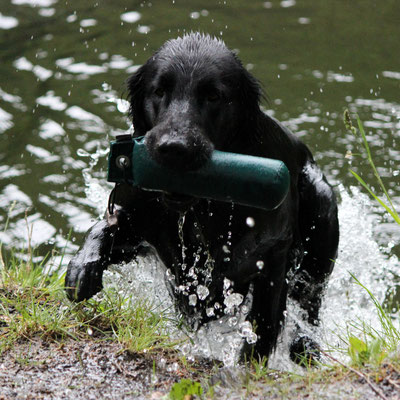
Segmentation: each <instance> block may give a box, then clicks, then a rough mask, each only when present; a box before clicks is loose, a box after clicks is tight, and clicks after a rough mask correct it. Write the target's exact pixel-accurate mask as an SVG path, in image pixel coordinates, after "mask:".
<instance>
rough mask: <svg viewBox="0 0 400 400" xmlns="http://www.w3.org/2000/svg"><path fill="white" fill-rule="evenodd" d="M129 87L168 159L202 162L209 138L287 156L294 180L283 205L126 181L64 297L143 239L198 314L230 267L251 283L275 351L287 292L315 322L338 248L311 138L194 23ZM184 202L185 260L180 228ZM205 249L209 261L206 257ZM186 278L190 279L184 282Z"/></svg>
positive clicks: (142, 124)
mask: <svg viewBox="0 0 400 400" xmlns="http://www.w3.org/2000/svg"><path fill="white" fill-rule="evenodd" d="M128 91H129V100H130V103H131V108H130V115H131V117H132V121H133V125H134V128H135V135H136V136H142V135H145V137H146V145H147V148H148V150H149V152H150V154H151V156H152V157H153V158H154V159H155V160H156V161H157V162H159V163H161V164H162V165H164V166H165V167H168V168H172V169H178V170H193V169H196V168H198V167H199V166H201V165H202V164H203V163H204V162H205V161H206V160H207V159H208V158H209V157H210V154H211V152H212V150H213V149H217V150H222V151H230V152H236V153H243V154H250V155H256V156H262V157H269V158H274V159H279V160H282V161H284V162H285V163H286V165H287V167H288V168H289V171H290V177H291V186H290V191H289V194H288V196H287V198H286V200H285V201H284V202H283V203H282V205H280V206H279V207H278V208H277V209H276V210H274V211H264V210H260V209H253V208H250V207H244V206H239V205H235V206H234V207H232V205H231V204H230V203H225V202H217V201H207V200H203V199H198V200H194V201H191V199H186V198H183V197H182V198H181V197H179V196H178V197H177V198H176V197H173V196H169V195H165V194H160V193H154V192H146V191H142V190H140V189H138V188H135V187H130V186H122V187H121V188H120V189H119V190H118V192H117V198H116V202H117V205H118V206H117V211H116V213H115V214H114V215H111V216H110V215H108V214H107V215H106V216H105V218H104V220H103V221H101V222H99V223H97V224H96V225H95V226H94V227H93V228H92V229H91V230H90V231H89V232H88V234H87V237H86V240H85V243H84V244H83V246H82V248H81V249H80V250H79V252H78V253H77V254H76V256H75V257H74V258H73V259H72V260H71V262H70V264H69V266H68V271H67V276H66V286H67V287H68V289H67V291H68V295H69V297H70V298H71V299H74V300H78V301H79V300H83V299H85V298H89V297H91V296H92V295H93V294H95V293H96V292H98V291H99V290H101V288H102V273H103V271H104V269H105V268H107V266H108V265H109V264H110V263H116V262H120V261H122V260H128V259H131V258H132V257H134V256H135V254H136V253H137V251H138V249H139V248H140V246H141V244H142V243H143V242H146V243H149V244H151V245H152V246H153V247H154V248H155V249H156V250H157V252H158V254H159V256H160V258H161V259H162V260H163V262H164V264H165V265H166V266H167V267H168V268H170V269H171V271H172V273H173V275H174V276H175V279H174V281H175V286H173V292H174V293H175V296H176V299H177V303H178V305H179V307H180V308H181V310H182V311H183V312H184V313H185V314H186V315H187V316H188V317H189V319H190V320H192V321H196V322H204V321H207V320H208V317H207V315H206V312H205V310H206V309H207V308H208V307H212V306H213V305H214V304H215V303H216V302H218V303H219V304H220V305H221V309H223V307H224V303H223V302H224V296H223V280H224V278H225V277H226V278H228V279H230V280H231V281H232V282H233V290H234V292H239V293H241V294H243V295H244V296H246V295H247V294H248V293H249V291H250V292H251V293H252V307H251V311H250V316H249V319H250V320H252V321H254V322H255V325H256V327H257V334H258V336H259V339H258V341H257V343H256V345H255V350H256V352H258V353H259V354H260V355H269V354H270V353H271V351H272V350H273V348H274V346H275V344H276V339H277V336H278V334H279V332H280V330H281V328H282V325H283V323H284V311H285V309H286V302H287V297H288V295H289V296H290V297H291V298H292V299H294V300H296V301H298V302H299V303H300V305H301V306H302V308H303V309H304V310H305V312H306V318H307V319H308V321H309V322H310V323H312V324H314V325H316V324H318V312H319V307H320V303H321V296H322V294H323V291H324V287H325V284H326V280H327V278H328V276H329V274H330V273H331V271H332V268H333V264H334V259H335V257H336V254H337V246H338V237H339V233H338V220H337V206H336V199H335V195H334V193H333V191H332V189H331V187H330V185H329V184H328V183H327V181H326V179H325V177H324V176H323V174H322V172H321V171H320V169H319V168H318V167H317V165H316V164H315V162H314V159H313V157H312V155H311V153H310V151H309V150H308V148H307V147H306V146H305V145H304V144H303V143H301V142H300V141H299V140H298V139H297V137H296V136H294V135H293V134H292V133H291V132H290V131H289V130H288V129H286V128H285V127H284V126H283V125H281V124H280V123H279V122H278V121H277V120H275V119H273V118H271V117H270V116H268V115H266V114H265V113H264V112H263V111H262V110H261V109H260V107H259V102H260V97H261V95H262V91H261V89H260V85H259V84H258V82H257V80H256V79H255V78H254V77H253V76H252V75H250V74H249V73H248V72H247V71H246V69H245V68H243V66H242V64H241V62H240V61H239V60H238V58H237V57H236V55H235V54H234V53H233V52H231V51H230V50H228V49H227V47H226V46H225V45H224V43H223V42H222V41H220V40H217V39H214V38H211V37H209V36H206V35H201V34H197V33H194V34H190V35H185V36H184V37H182V38H177V39H174V40H170V41H168V42H166V43H165V44H164V45H163V46H162V47H161V48H160V49H159V50H158V51H157V52H156V53H155V54H154V55H153V56H152V57H151V58H150V59H149V60H148V61H147V62H146V63H145V64H144V65H143V66H142V67H141V68H139V70H138V71H137V72H136V73H135V74H134V75H133V76H132V77H131V78H130V79H129V80H128ZM182 212H185V223H184V225H183V237H184V243H185V246H186V247H187V249H186V252H185V254H186V260H185V261H186V264H187V265H188V266H187V267H186V269H185V270H183V269H182V248H181V240H180V238H179V235H178V219H179V218H180V216H181V213H182ZM247 217H252V218H253V219H254V221H255V226H254V227H250V226H248V225H247V224H246V218H247ZM229 232H230V233H229ZM228 242H229V243H228ZM199 248H201V249H202V250H201V252H200V253H199V256H200V260H199V261H198V262H197V264H196V270H197V271H196V274H197V278H196V280H197V281H198V284H202V285H206V286H207V287H208V288H209V291H210V294H209V296H208V297H207V298H206V299H205V300H203V301H200V300H199V301H198V302H197V305H196V307H193V306H190V305H189V304H188V295H189V294H191V293H196V291H195V288H196V286H195V285H196V282H193V281H194V280H195V278H193V277H191V276H190V272H189V271H190V267H191V266H192V265H193V264H195V261H194V258H195V254H196V253H197V252H198V249H199ZM227 250H228V251H229V253H227ZM209 256H211V257H212V259H213V260H214V266H213V268H209V267H207V265H208V264H207V262H206V261H207V259H208V257H209ZM259 260H262V261H263V262H264V268H263V269H262V270H260V269H258V268H257V266H256V263H257V261H259ZM189 284H190V285H189ZM179 285H183V286H189V288H188V289H187V290H186V291H184V292H182V291H181V290H179V289H177V287H179ZM296 340H298V339H296ZM306 340H308V339H306ZM308 343H309V341H308ZM298 347H299V346H297V347H296V348H298Z"/></svg>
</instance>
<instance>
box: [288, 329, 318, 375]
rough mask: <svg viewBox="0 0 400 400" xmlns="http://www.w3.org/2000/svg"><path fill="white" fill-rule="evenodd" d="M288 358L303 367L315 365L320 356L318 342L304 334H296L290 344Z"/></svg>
mask: <svg viewBox="0 0 400 400" xmlns="http://www.w3.org/2000/svg"><path fill="white" fill-rule="evenodd" d="M289 352H290V358H291V360H292V361H294V362H295V363H296V364H299V365H301V366H303V367H307V366H310V365H316V364H317V363H318V361H319V360H320V358H321V352H320V347H319V345H318V343H317V342H316V341H315V340H313V339H311V338H310V337H309V336H307V335H304V334H298V335H297V336H296V337H295V339H294V340H293V342H292V344H291V345H290V349H289Z"/></svg>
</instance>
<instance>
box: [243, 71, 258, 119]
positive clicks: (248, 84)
mask: <svg viewBox="0 0 400 400" xmlns="http://www.w3.org/2000/svg"><path fill="white" fill-rule="evenodd" d="M239 82H240V89H239V91H240V103H241V105H242V107H243V108H242V109H243V110H244V111H245V113H246V114H251V113H253V112H256V111H258V110H259V107H260V100H261V97H262V96H263V91H262V89H261V85H260V83H259V81H258V80H257V79H256V78H255V77H254V76H253V75H251V74H250V72H248V71H247V70H246V69H245V68H243V70H242V73H241V78H240V80H239ZM246 118H251V115H246Z"/></svg>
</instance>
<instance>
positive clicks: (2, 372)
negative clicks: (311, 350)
mask: <svg viewBox="0 0 400 400" xmlns="http://www.w3.org/2000/svg"><path fill="white" fill-rule="evenodd" d="M385 373H386V376H385V377H381V378H378V379H375V380H374V379H373V378H371V377H370V378H369V381H367V379H365V378H363V377H362V376H361V377H360V376H358V375H356V374H355V373H353V372H351V371H347V372H341V373H332V374H329V375H326V376H325V377H324V376H322V375H321V377H320V378H319V379H316V378H315V375H314V378H311V379H304V378H302V377H298V378H297V379H293V380H290V381H288V380H287V378H285V377H282V376H281V375H279V374H278V373H276V372H273V371H271V373H269V374H268V375H267V377H266V379H265V380H259V381H256V380H254V379H249V374H248V373H246V370H245V369H244V368H243V367H241V368H230V369H226V368H222V369H218V368H216V366H214V367H213V366H212V364H211V363H208V364H203V365H200V364H195V363H192V364H186V365H184V364H183V363H182V360H181V359H180V358H179V357H178V356H177V355H176V354H174V353H170V354H166V353H164V354H163V353H158V354H151V355H150V354H142V355H137V354H130V353H128V352H124V351H121V348H120V346H119V345H118V344H115V343H110V342H101V341H81V342H77V341H67V342H63V343H57V342H55V341H48V340H43V339H33V340H30V341H21V342H18V343H15V346H14V347H13V348H12V349H10V350H8V351H6V352H4V353H3V354H2V355H1V356H0V400H11V399H25V400H28V399H32V400H33V399H35V400H37V399H84V400H89V399H96V400H98V399H162V398H165V396H167V394H168V393H169V391H170V389H171V386H172V385H173V384H174V383H175V382H178V381H180V380H181V379H182V378H189V379H192V380H195V381H200V382H201V383H202V385H203V388H204V389H205V393H206V392H207V388H208V385H209V384H210V383H211V384H216V385H215V386H214V389H213V397H211V394H209V395H206V396H205V398H214V399H230V400H234V399H305V398H307V399H332V400H333V399H335V400H336V399H337V400H339V399H340V400H341V399H366V400H367V399H368V400H372V399H388V400H389V399H390V400H394V399H399V398H400V374H399V373H398V371H396V370H395V369H394V368H393V367H392V366H390V367H389V366H388V367H387V368H386V370H385ZM271 382H272V383H271ZM209 393H211V392H209ZM189 399H190V397H188V398H187V400H189Z"/></svg>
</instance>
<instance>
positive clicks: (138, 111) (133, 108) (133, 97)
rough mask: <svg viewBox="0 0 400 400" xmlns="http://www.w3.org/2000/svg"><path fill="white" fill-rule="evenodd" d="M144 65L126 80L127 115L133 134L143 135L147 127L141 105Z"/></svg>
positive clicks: (143, 87) (143, 93)
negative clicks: (128, 105) (133, 130)
mask: <svg viewBox="0 0 400 400" xmlns="http://www.w3.org/2000/svg"><path fill="white" fill-rule="evenodd" d="M144 72H145V71H144V65H143V66H141V67H140V68H139V69H138V70H137V71H136V72H135V73H134V74H133V75H132V76H131V77H130V78H128V80H127V82H126V86H127V89H128V100H129V102H130V107H129V116H130V117H131V120H132V123H133V127H134V129H135V133H134V136H135V137H137V136H143V135H144V134H145V133H146V131H147V130H148V129H147V126H146V125H147V124H146V116H145V112H144V107H143V101H144V95H145V73H144Z"/></svg>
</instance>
